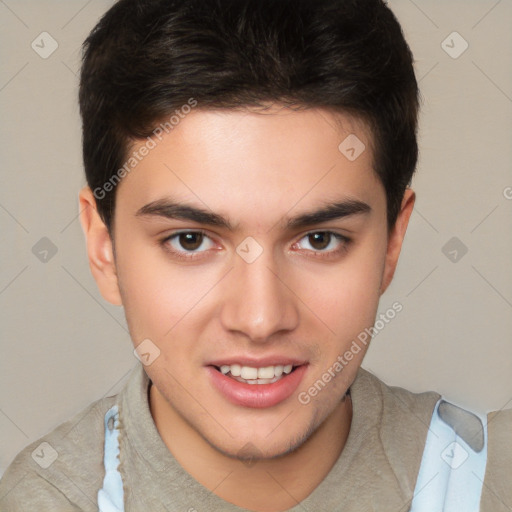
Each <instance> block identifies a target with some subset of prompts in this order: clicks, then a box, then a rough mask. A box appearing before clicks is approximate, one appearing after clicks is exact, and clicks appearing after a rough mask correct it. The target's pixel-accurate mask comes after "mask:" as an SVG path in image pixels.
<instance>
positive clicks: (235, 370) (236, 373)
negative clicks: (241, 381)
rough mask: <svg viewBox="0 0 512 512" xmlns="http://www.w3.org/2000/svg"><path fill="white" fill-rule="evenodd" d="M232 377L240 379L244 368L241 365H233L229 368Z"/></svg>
mask: <svg viewBox="0 0 512 512" xmlns="http://www.w3.org/2000/svg"><path fill="white" fill-rule="evenodd" d="M229 371H230V372H231V375H233V377H240V373H241V372H242V367H241V366H240V365H239V364H232V365H231V366H230V368H229Z"/></svg>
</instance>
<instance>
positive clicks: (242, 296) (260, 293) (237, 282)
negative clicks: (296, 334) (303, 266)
mask: <svg viewBox="0 0 512 512" xmlns="http://www.w3.org/2000/svg"><path fill="white" fill-rule="evenodd" d="M226 281H227V282H226V283H225V286H226V289H225V294H224V300H223V305H222V311H221V316H220V317H221V322H222V324H223V327H224V329H226V330H228V331H231V332H238V333H242V334H244V335H245V336H246V337H248V338H249V339H250V340H251V342H254V343H265V342H267V341H268V340H270V338H271V337H272V336H273V335H275V334H278V333H279V334H284V333H286V332H290V331H293V330H294V329H295V328H296V327H297V325H298V323H299V310H298V307H297V306H298V304H297V298H296V296H295V295H294V294H293V293H292V291H291V290H290V289H289V288H288V286H287V285H286V281H285V279H284V276H281V275H280V273H279V271H278V269H277V267H276V265H275V264H274V263H273V262H272V260H271V258H270V257H265V252H264V253H263V254H262V255H261V256H260V257H259V258H258V259H257V260H256V261H254V262H252V263H247V262H245V261H244V260H243V259H242V258H238V257H237V261H236V262H235V268H234V269H233V270H232V271H231V272H230V279H228V280H226Z"/></svg>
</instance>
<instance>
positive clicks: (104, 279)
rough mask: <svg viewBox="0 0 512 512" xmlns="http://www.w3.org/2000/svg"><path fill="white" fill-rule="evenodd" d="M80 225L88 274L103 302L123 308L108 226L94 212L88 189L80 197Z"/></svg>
mask: <svg viewBox="0 0 512 512" xmlns="http://www.w3.org/2000/svg"><path fill="white" fill-rule="evenodd" d="M78 197H79V204H80V224H81V225H82V230H83V232H84V235H85V241H86V244H87V257H88V259H89V267H90V269H91V273H92V275H93V277H94V279H95V281H96V284H97V285H98V288H99V290H100V293H101V295H102V296H103V298H104V299H105V300H106V301H108V302H110V303H111V304H114V305H116V306H121V305H122V300H121V294H120V292H119V284H118V280H117V272H116V266H115V259H114V251H113V246H112V240H111V238H110V234H109V232H108V229H107V226H106V225H105V223H104V222H103V220H102V219H101V217H100V215H99V213H98V210H97V209H96V200H95V198H94V195H93V193H92V191H91V189H90V188H89V187H84V188H83V189H82V190H81V191H80V194H79V196H78Z"/></svg>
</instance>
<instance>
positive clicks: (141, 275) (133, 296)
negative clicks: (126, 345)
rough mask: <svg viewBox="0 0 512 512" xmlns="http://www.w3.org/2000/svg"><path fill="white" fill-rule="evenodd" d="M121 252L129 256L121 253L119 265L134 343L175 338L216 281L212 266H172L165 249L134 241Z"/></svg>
mask: <svg viewBox="0 0 512 512" xmlns="http://www.w3.org/2000/svg"><path fill="white" fill-rule="evenodd" d="M119 254H120V255H126V254H129V255H130V257H129V258H127V257H126V256H120V258H119V259H118V261H117V262H116V264H117V273H118V280H119V288H120V291H121V296H122V299H123V306H124V309H125V312H126V318H127V321H128V324H129V327H130V332H131V334H132V338H133V339H134V342H137V340H138V339H139V338H142V339H144V338H150V339H154V340H155V341H156V342H158V340H160V341H161V342H163V341H164V340H165V339H169V338H170V337H172V335H173V334H174V333H175V332H176V331H177V330H179V327H180V325H181V324H182V321H183V320H184V319H185V318H186V319H188V318H189V317H191V316H194V312H195V311H196V310H197V309H198V308H197V305H198V304H199V303H201V298H202V297H203V296H205V294H207V292H208V290H209V289H210V288H211V287H212V283H215V276H213V275H211V274H212V269H211V268H210V269H209V268H206V267H205V268H200V267H194V268H193V267H186V266H183V267H180V266H178V265H171V264H170V263H169V261H167V260H166V256H165V251H164V250H163V249H159V248H158V249H157V248H154V247H153V248H148V247H144V246H142V244H141V246H140V247H137V244H132V245H131V246H130V247H123V250H120V251H119ZM201 304H202V303H201ZM196 316H197V315H196ZM196 320H197V318H196Z"/></svg>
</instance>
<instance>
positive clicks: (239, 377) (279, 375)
mask: <svg viewBox="0 0 512 512" xmlns="http://www.w3.org/2000/svg"><path fill="white" fill-rule="evenodd" d="M298 366H299V365H295V366H294V365H292V364H286V365H282V364H278V365H275V366H263V367H260V368H256V367H254V366H243V365H241V364H236V363H235V364H229V365H228V364H223V365H222V366H214V368H215V369H216V370H217V371H219V372H220V373H222V374H223V375H226V377H230V378H232V379H234V380H236V381H237V382H242V383H244V384H249V385H255V384H273V383H274V382H277V381H278V380H281V379H283V378H284V377H286V376H287V375H289V374H290V373H292V372H293V371H295V370H296V369H297V368H298Z"/></svg>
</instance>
